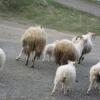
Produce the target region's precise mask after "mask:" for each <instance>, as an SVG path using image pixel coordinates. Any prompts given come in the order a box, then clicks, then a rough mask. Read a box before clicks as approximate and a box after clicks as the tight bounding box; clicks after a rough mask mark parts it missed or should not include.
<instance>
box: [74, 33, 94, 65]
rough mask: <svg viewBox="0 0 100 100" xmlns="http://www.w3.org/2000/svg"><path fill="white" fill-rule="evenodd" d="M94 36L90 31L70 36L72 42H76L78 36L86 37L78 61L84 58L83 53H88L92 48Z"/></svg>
mask: <svg viewBox="0 0 100 100" xmlns="http://www.w3.org/2000/svg"><path fill="white" fill-rule="evenodd" d="M94 37H95V33H92V32H88V33H87V34H85V35H82V36H76V37H74V38H72V42H73V43H77V42H78V41H79V40H78V39H79V38H84V39H86V38H87V43H86V44H85V46H84V49H83V51H82V54H81V56H80V58H79V63H80V62H81V61H82V60H83V59H84V57H83V56H84V55H86V54H88V53H90V52H91V50H92V48H93V43H92V40H93V38H94Z"/></svg>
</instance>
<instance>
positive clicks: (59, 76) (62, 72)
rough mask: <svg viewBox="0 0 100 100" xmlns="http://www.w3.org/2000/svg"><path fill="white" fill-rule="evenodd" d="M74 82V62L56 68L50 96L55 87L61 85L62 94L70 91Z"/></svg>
mask: <svg viewBox="0 0 100 100" xmlns="http://www.w3.org/2000/svg"><path fill="white" fill-rule="evenodd" d="M75 80H76V68H75V62H72V61H68V64H66V65H62V66H60V67H58V68H57V71H56V75H55V79H54V87H53V90H52V93H51V95H53V94H54V93H55V91H56V89H57V85H58V84H61V85H62V90H64V94H65V93H66V90H67V91H68V90H70V89H71V88H72V86H73V84H74V83H75Z"/></svg>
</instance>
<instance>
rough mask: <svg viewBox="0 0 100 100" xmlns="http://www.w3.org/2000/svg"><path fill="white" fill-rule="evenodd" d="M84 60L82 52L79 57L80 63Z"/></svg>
mask: <svg viewBox="0 0 100 100" xmlns="http://www.w3.org/2000/svg"><path fill="white" fill-rule="evenodd" d="M82 60H84V57H83V54H82V55H81V57H80V58H79V61H78V64H80V63H81V61H82Z"/></svg>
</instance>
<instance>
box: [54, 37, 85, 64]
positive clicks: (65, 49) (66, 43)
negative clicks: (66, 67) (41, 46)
mask: <svg viewBox="0 0 100 100" xmlns="http://www.w3.org/2000/svg"><path fill="white" fill-rule="evenodd" d="M85 43H86V40H85V39H82V38H80V42H78V43H75V44H74V43H73V42H72V41H70V40H66V39H64V40H61V41H59V42H58V43H57V44H56V47H55V49H54V57H55V62H56V64H59V65H63V64H67V61H68V60H71V61H77V60H78V59H79V57H80V56H81V53H82V50H83V48H84V45H85Z"/></svg>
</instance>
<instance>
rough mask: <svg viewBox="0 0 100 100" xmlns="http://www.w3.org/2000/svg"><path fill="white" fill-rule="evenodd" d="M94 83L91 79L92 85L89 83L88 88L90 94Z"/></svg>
mask: <svg viewBox="0 0 100 100" xmlns="http://www.w3.org/2000/svg"><path fill="white" fill-rule="evenodd" d="M93 84H94V82H93V81H91V82H90V85H89V88H88V90H87V94H89V92H90V91H91V89H92V86H93Z"/></svg>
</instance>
